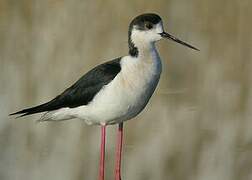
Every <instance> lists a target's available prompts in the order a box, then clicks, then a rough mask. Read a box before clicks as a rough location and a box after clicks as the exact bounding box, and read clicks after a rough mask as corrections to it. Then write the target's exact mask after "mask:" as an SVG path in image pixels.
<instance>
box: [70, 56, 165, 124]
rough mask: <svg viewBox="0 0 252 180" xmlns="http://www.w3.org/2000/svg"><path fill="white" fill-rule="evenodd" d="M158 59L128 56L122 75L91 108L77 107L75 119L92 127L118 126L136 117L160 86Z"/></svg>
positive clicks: (122, 64)
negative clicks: (97, 125)
mask: <svg viewBox="0 0 252 180" xmlns="http://www.w3.org/2000/svg"><path fill="white" fill-rule="evenodd" d="M156 57H157V58H155V59H151V60H145V61H143V60H140V59H136V58H132V57H129V56H126V57H124V58H123V59H122V61H121V72H120V73H119V74H118V75H117V76H116V77H115V78H114V80H112V81H111V82H110V83H109V84H108V85H106V86H104V88H103V89H102V90H101V91H100V92H99V93H98V94H97V95H96V96H95V97H94V99H93V100H92V102H90V103H89V104H88V105H87V106H81V107H78V108H74V116H76V117H77V118H80V119H84V120H85V121H86V122H87V123H88V124H114V123H119V122H122V121H126V120H129V119H131V118H133V117H135V116H136V115H137V114H138V113H140V112H141V111H142V110H143V109H144V107H145V106H146V104H147V103H148V101H149V99H150V97H151V95H152V94H153V92H154V90H155V88H156V86H157V84H158V81H159V77H160V73H161V69H162V67H161V61H160V59H159V57H158V56H156Z"/></svg>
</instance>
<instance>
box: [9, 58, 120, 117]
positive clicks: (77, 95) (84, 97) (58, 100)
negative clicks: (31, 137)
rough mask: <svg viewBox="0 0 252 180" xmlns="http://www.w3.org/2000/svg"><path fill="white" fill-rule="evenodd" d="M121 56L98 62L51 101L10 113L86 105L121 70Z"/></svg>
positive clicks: (37, 111) (35, 111) (26, 112)
mask: <svg viewBox="0 0 252 180" xmlns="http://www.w3.org/2000/svg"><path fill="white" fill-rule="evenodd" d="M120 60H121V58H117V59H114V60H112V61H109V62H106V63H104V64H100V65H98V66H96V67H95V68H93V69H92V70H90V71H89V72H87V73H86V74H85V75H83V76H82V77H81V78H80V79H79V80H78V81H77V82H76V83H74V84H73V85H72V86H71V87H69V88H68V89H66V90H65V91H64V92H63V93H62V94H60V95H58V96H57V97H55V98H54V99H52V100H51V101H49V102H47V103H44V104H41V105H38V106H35V107H32V108H27V109H23V110H21V111H18V112H15V113H12V114H10V115H17V114H22V115H21V116H20V117H22V116H26V115H30V114H35V113H40V112H45V111H53V110H57V109H60V108H63V107H70V108H74V107H78V106H81V105H87V104H88V103H89V102H90V101H92V99H93V98H94V96H95V95H96V94H97V92H99V91H100V90H101V88H102V87H103V86H104V85H106V84H108V83H109V82H110V81H112V80H113V79H114V78H115V76H116V75H117V74H118V73H119V72H120V71H121V65H120Z"/></svg>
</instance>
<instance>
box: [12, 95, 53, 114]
mask: <svg viewBox="0 0 252 180" xmlns="http://www.w3.org/2000/svg"><path fill="white" fill-rule="evenodd" d="M55 109H57V105H56V103H55V99H53V100H52V101H49V102H47V103H44V104H41V105H38V106H34V107H31V108H26V109H23V110H21V111H17V112H14V113H11V114H9V116H12V115H19V116H18V117H17V118H20V117H23V116H28V115H31V114H36V113H41V112H46V111H52V110H55Z"/></svg>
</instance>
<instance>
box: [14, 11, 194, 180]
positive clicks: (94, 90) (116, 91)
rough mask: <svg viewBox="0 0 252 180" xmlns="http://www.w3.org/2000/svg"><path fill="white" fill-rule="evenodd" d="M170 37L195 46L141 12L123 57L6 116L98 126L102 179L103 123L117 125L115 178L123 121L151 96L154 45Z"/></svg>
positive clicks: (156, 66)
mask: <svg viewBox="0 0 252 180" xmlns="http://www.w3.org/2000/svg"><path fill="white" fill-rule="evenodd" d="M162 38H166V39H170V40H173V41H175V42H178V43H180V44H182V45H185V46H187V47H189V48H192V49H194V50H198V49H197V48H195V47H193V46H191V45H189V44H187V43H185V42H183V41H181V40H179V39H177V38H175V37H174V36H172V35H170V34H168V33H166V32H165V31H164V28H163V23H162V20H161V18H160V17H159V16H158V15H157V14H152V13H148V14H142V15H139V16H137V17H135V18H134V19H133V20H132V22H131V23H130V25H129V31H128V45H129V54H128V55H127V56H123V57H119V58H116V59H114V60H112V61H108V62H106V63H104V64H100V65H98V66H96V67H95V68H93V69H92V70H90V71H89V72H87V73H86V74H85V75H83V76H82V77H81V78H80V79H79V80H78V81H77V82H76V83H74V84H73V85H72V86H71V87H69V88H67V89H66V90H65V91H64V92H63V93H62V94H60V95H58V96H56V97H55V98H54V99H52V100H51V101H49V102H47V103H44V104H41V105H38V106H35V107H32V108H27V109H24V110H21V111H18V112H15V113H12V114H10V115H17V114H20V116H19V117H22V116H27V115H31V114H35V113H41V112H44V114H43V115H42V117H41V119H40V120H39V121H60V120H68V119H73V118H78V119H82V120H84V121H85V122H86V123H87V124H96V125H101V154H100V175H99V179H100V180H104V162H105V136H106V125H111V124H119V128H118V139H117V146H116V147H117V150H116V166H115V179H116V180H120V179H121V170H120V166H121V153H122V140H123V122H124V121H127V120H129V119H132V118H133V117H135V116H136V115H137V114H139V113H140V112H141V111H142V110H143V109H144V107H145V106H146V104H147V103H148V101H149V99H150V97H151V96H152V94H153V92H154V90H155V88H156V86H157V84H158V81H159V77H160V74H161V71H162V64H161V60H160V57H159V54H158V52H157V49H156V47H155V42H157V41H159V40H161V39H162Z"/></svg>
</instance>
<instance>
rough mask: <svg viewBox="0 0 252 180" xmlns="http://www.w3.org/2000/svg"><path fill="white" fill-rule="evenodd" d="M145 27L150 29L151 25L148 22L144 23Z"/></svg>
mask: <svg viewBox="0 0 252 180" xmlns="http://www.w3.org/2000/svg"><path fill="white" fill-rule="evenodd" d="M145 28H146V29H152V28H153V25H152V24H151V23H149V22H147V23H145Z"/></svg>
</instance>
